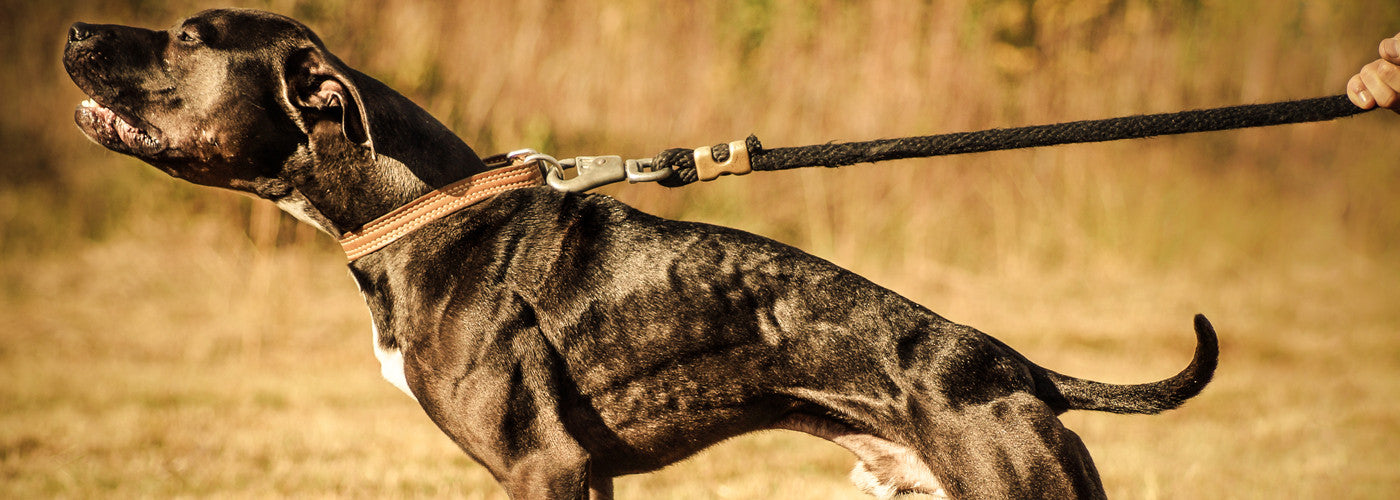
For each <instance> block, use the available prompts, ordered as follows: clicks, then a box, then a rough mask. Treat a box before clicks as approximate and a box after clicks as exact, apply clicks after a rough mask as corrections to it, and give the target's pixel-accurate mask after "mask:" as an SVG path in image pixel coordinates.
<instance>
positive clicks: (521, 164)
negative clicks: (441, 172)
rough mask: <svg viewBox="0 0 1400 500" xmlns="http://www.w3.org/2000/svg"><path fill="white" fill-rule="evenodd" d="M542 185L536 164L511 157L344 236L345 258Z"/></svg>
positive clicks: (360, 254)
mask: <svg viewBox="0 0 1400 500" xmlns="http://www.w3.org/2000/svg"><path fill="white" fill-rule="evenodd" d="M543 185H544V177H543V176H542V175H541V174H540V167H539V165H538V164H537V163H536V162H534V161H529V162H526V161H522V160H521V159H519V158H514V159H511V160H510V164H508V165H506V166H504V167H501V168H497V169H494V170H488V171H485V172H482V173H480V174H476V175H473V176H471V177H468V178H466V179H462V180H460V181H457V182H454V183H452V184H449V185H447V186H445V187H442V188H440V189H434V190H433V191H432V192H430V193H428V194H425V195H423V196H421V197H419V198H418V199H416V200H413V201H412V202H409V203H408V204H407V205H404V206H402V207H399V208H397V209H394V211H392V212H389V213H388V214H385V215H384V216H383V217H380V218H378V219H375V220H373V221H370V222H369V223H368V224H365V225H364V226H363V227H361V228H360V229H358V230H356V231H352V232H349V233H345V235H344V236H342V237H341V238H340V246H341V248H343V249H344V250H345V256H346V257H348V258H349V259H350V262H354V261H355V260H356V259H359V258H360V257H364V256H366V255H369V254H371V253H374V251H375V250H379V249H381V248H384V247H385V246H388V245H389V244H390V243H393V242H394V241H396V240H398V239H399V238H402V237H403V236H404V235H407V234H408V233H411V232H413V231H414V230H415V229H418V228H420V227H423V226H425V225H427V224H429V223H431V222H433V221H436V220H438V219H441V218H443V217H445V216H447V215H448V214H451V213H453V212H456V211H458V210H461V209H463V208H466V207H469V206H472V205H475V204H477V203H479V202H481V201H484V200H486V199H489V198H491V197H493V196H495V195H497V194H500V193H504V192H506V191H510V190H514V189H520V188H526V187H534V186H543Z"/></svg>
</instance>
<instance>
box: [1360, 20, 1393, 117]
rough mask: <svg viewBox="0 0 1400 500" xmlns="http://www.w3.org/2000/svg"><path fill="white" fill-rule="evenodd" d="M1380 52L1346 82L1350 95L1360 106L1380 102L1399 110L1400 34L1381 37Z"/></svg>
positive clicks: (1381, 105) (1384, 106)
mask: <svg viewBox="0 0 1400 500" xmlns="http://www.w3.org/2000/svg"><path fill="white" fill-rule="evenodd" d="M1380 54H1381V58H1380V59H1376V60H1375V61H1371V63H1370V64H1367V65H1365V66H1362V67H1361V71H1360V72H1359V73H1357V74H1356V75H1355V76H1353V77H1351V80H1350V81H1348V82H1347V97H1350V98H1351V102H1352V103H1353V104H1356V106H1357V107H1360V108H1361V109H1371V108H1374V107H1376V106H1380V107H1382V108H1386V109H1389V110H1391V111H1395V112H1396V113H1400V34H1396V35H1395V36H1394V37H1391V38H1387V39H1385V40H1381V45H1380Z"/></svg>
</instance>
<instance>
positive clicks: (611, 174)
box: [526, 154, 671, 193]
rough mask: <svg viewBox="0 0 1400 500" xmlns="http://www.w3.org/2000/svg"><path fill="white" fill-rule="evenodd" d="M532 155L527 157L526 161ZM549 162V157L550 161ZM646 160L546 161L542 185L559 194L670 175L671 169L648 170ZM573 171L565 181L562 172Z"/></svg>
mask: <svg viewBox="0 0 1400 500" xmlns="http://www.w3.org/2000/svg"><path fill="white" fill-rule="evenodd" d="M536 156H545V155H539V154H536V155H531V156H527V157H526V160H530V159H531V158H535V157H536ZM550 159H551V160H553V158H550ZM651 166H652V161H651V160H650V159H642V160H626V161H623V159H622V157H621V156H617V155H608V156H578V157H574V158H572V159H567V160H559V161H556V162H554V163H548V162H546V165H545V169H546V171H545V182H546V183H548V184H549V187H552V188H554V189H557V190H559V191H564V192H570V193H581V192H584V191H588V190H590V189H593V188H596V187H599V186H605V185H608V184H612V183H614V182H621V181H623V180H626V181H628V182H632V183H637V182H654V181H659V180H661V179H665V178H666V177H668V176H670V175H671V169H669V168H667V169H660V170H650V168H651ZM568 168H573V169H574V172H575V173H574V176H573V177H570V178H567V179H565V178H564V170H565V169H568Z"/></svg>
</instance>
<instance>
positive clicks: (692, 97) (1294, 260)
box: [0, 0, 1400, 498]
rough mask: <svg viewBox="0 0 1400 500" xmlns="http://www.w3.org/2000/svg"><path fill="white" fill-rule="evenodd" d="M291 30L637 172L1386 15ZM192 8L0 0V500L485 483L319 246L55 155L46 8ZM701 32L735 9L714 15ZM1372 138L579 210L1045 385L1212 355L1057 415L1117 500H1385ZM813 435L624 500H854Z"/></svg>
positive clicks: (1205, 142)
mask: <svg viewBox="0 0 1400 500" xmlns="http://www.w3.org/2000/svg"><path fill="white" fill-rule="evenodd" d="M236 3H242V4H243V5H246V6H253V7H264V8H271V9H273V10H278V11H281V12H284V13H288V14H292V15H294V16H296V17H299V18H301V19H303V20H305V21H307V22H308V23H309V24H311V25H312V26H313V27H314V28H317V29H318V30H319V31H320V33H321V34H322V35H323V37H324V38H325V39H326V41H327V43H328V44H329V45H330V46H331V47H332V48H333V49H334V50H335V51H336V52H337V53H339V55H340V56H341V57H342V58H343V59H345V60H347V61H349V62H351V63H352V64H354V65H357V66H358V67H360V68H361V69H363V70H365V71H366V72H368V73H370V74H372V75H376V76H378V77H380V78H381V79H383V80H385V81H386V82H387V83H389V84H390V85H392V86H394V87H396V88H399V89H401V90H403V91H405V93H407V94H409V95H410V96H411V97H413V98H415V99H416V100H418V101H419V102H420V103H423V104H424V105H425V106H426V107H428V108H429V109H430V110H432V111H434V112H435V113H436V114H437V115H438V116H440V117H442V118H443V119H444V120H445V121H447V122H448V123H449V124H450V125H451V126H453V127H454V128H455V129H456V130H458V131H459V132H461V133H462V134H463V136H464V137H466V138H467V139H468V140H469V142H471V143H472V144H473V145H474V146H476V147H477V149H478V150H479V151H483V152H496V151H500V150H505V149H511V148H515V147H522V146H532V147H536V148H538V149H542V150H546V151H551V152H554V153H557V154H558V155H560V156H570V155H575V154H591V153H614V152H616V153H621V154H626V155H631V156H644V155H648V154H652V153H654V152H655V151H657V150H660V149H663V148H667V147H673V146H693V145H700V144H706V143H713V142H718V141H722V140H730V139H735V138H739V137H742V136H744V135H746V134H748V133H750V132H752V133H756V134H758V135H759V137H760V138H762V139H763V140H764V141H765V143H766V144H769V145H772V146H782V145H796V144H805V143H810V142H819V141H827V140H858V139H867V138H874V137H889V136H899V135H909V134H916V133H937V132H947V131H956V130H966V129H976V128H984V127H992V126H1008V125H1018V124H1028V123H1041V122H1051V121H1060V120H1069V119H1083V118H1096V117H1105V116H1112V115H1119V114H1126V113H1138V112H1158V111H1170V110H1174V109H1180V108H1186V107H1206V106H1214V105H1226V104H1235V103H1240V102H1261V101H1268V100H1282V99H1288V98H1298V97H1310V96H1315V95H1323V94H1330V93H1337V92H1340V91H1341V89H1342V85H1343V83H1344V82H1345V80H1346V77H1347V76H1348V75H1349V74H1350V72H1351V71H1353V70H1354V69H1355V68H1357V67H1359V66H1360V65H1361V64H1363V63H1364V62H1366V61H1368V60H1369V59H1370V58H1372V57H1373V54H1374V50H1375V49H1374V46H1375V42H1376V41H1378V40H1379V39H1380V38H1381V37H1383V36H1388V35H1391V34H1393V33H1394V32H1395V31H1397V30H1400V7H1397V6H1396V5H1394V3H1393V2H1389V1H1384V0H1378V1H1370V2H1349V3H1346V4H1345V5H1334V4H1327V3H1303V2H1299V3H1279V2H1262V1H1235V2H1223V1H1221V2H1216V1H1179V2H1173V1H1151V2H1149V1H1145V0H1117V1H1109V0H1105V1H1092V2H1085V1H1076V2H1067V1H1063V2H1062V1H1049V0H1038V1H1035V2H1030V1H1019V0H1006V1H993V0H986V1H972V2H932V3H921V2H871V3H849V2H835V1H832V2H812V3H806V2H801V3H799V2H779V1H772V2H769V1H737V0H736V1H724V2H717V3H699V4H691V3H680V2H676V3H657V2H641V1H625V2H600V1H584V0H581V1H573V2H567V3H559V2H545V1H537V0H522V1H520V2H513V3H512V2H463V3H460V4H458V5H447V4H438V3H432V2H376V3H363V2H344V1H335V0H324V1H319V2H291V1H278V0H271V1H268V2H251V3H249V2H236ZM203 6H206V5H205V2H200V1H182V0H172V1H168V2H148V1H143V2H127V3H121V2H95V1H82V2H76V3H68V4H57V3H38V2H25V3H21V4H18V5H9V3H6V8H5V10H6V12H7V13H9V14H7V17H5V18H4V19H0V30H3V32H4V33H5V35H4V36H3V38H0V53H5V54H7V55H12V56H13V57H12V58H9V59H7V60H6V61H5V62H4V63H3V64H4V65H5V67H4V68H3V69H4V70H5V71H3V74H0V85H3V87H4V90H5V93H6V99H3V100H0V148H3V151H0V158H4V160H0V161H3V162H5V163H4V164H0V259H2V260H0V380H5V381H6V382H7V383H6V384H3V386H0V496H3V497H6V498H52V497H73V498H89V497H118V498H125V497H171V496H238V497H243V496H254V497H265V496H297V497H400V496H404V497H408V496H412V497H419V496H427V497H467V498H479V497H491V498H500V497H501V494H500V492H499V490H498V488H497V487H496V486H494V483H493V482H492V481H491V479H490V477H489V474H487V473H486V472H485V471H484V470H483V469H481V468H480V467H479V466H477V465H475V464H473V463H471V462H470V461H469V460H468V459H467V458H466V457H465V456H464V455H462V454H461V453H460V452H459V451H457V450H456V449H455V448H454V447H453V446H452V444H451V443H450V442H448V440H447V439H446V438H445V437H443V436H442V435H441V434H440V433H439V432H438V431H437V430H436V429H435V428H434V427H433V426H432V424H431V423H430V422H428V420H427V419H426V418H425V417H424V416H423V415H422V412H421V411H420V410H419V409H417V407H416V406H415V405H414V404H413V403H412V402H411V401H409V400H408V399H407V398H405V397H403V396H402V395H400V394H398V393H397V392H396V391H395V390H394V389H393V388H392V387H391V386H389V385H388V384H387V383H384V382H382V381H381V380H379V379H378V368H377V366H375V362H374V360H373V357H372V355H371V354H370V350H369V330H368V325H367V320H368V315H367V313H366V312H365V311H364V309H363V306H362V304H361V302H360V299H359V297H358V296H357V295H356V293H355V292H354V287H353V285H352V284H351V283H350V280H349V279H348V278H347V277H346V276H345V273H344V271H343V268H342V264H341V263H342V261H341V260H340V259H341V257H339V256H338V255H337V254H336V253H335V249H334V248H333V247H332V245H331V242H330V241H328V239H326V238H323V237H319V236H317V235H316V234H315V233H313V232H311V231H310V230H309V229H306V228H300V227H298V226H296V225H295V224H294V223H293V222H291V221H290V220H289V219H287V218H285V217H282V216H280V215H278V213H277V212H276V211H275V209H272V208H271V207H269V206H267V205H265V204H258V203H253V202H252V201H251V200H248V199H244V198H241V197H236V196H232V195H228V194H223V193H217V192H213V191H209V190H204V189H199V188H194V187H190V186H184V185H181V184H179V183H177V182H175V181H172V180H170V179H166V178H164V177H163V176H162V175H161V174H158V173H156V172H154V171H153V169H149V168H147V167H144V166H142V165H140V164H139V163H138V162H135V161H133V160H129V159H124V158H118V157H116V156H114V155H111V154H108V153H106V152H105V151H102V150H100V149H99V148H97V147H96V146H92V145H90V144H88V143H87V142H86V141H85V140H84V139H83V138H82V137H81V136H80V134H79V133H78V132H77V131H75V130H74V129H73V127H72V125H71V121H70V120H69V118H68V117H69V116H70V114H71V110H72V107H73V106H74V105H75V103H76V102H77V101H78V100H80V99H81V98H82V96H81V95H80V94H79V93H78V92H77V90H76V89H75V88H73V86H72V85H71V84H70V83H68V82H67V79H66V77H65V76H64V75H63V73H62V69H61V67H59V66H58V65H57V64H56V63H57V54H58V53H59V47H60V46H61V42H62V34H63V30H64V29H65V27H66V26H67V24H68V23H70V22H72V21H73V20H77V19H83V20H90V21H107V22H120V23H129V24H139V25H148V26H149V25H163V24H168V23H173V22H174V21H175V20H176V19H177V18H179V17H180V16H183V15H186V14H188V13H191V12H193V11H194V10H196V9H197V8H200V7H203ZM730 19H732V20H734V21H733V22H732V23H727V22H724V21H726V20H730ZM1396 126H1397V119H1396V117H1394V116H1389V115H1385V116H1382V115H1381V114H1372V115H1365V116H1362V117H1358V118H1354V119H1349V120H1345V121H1343V122H1339V123H1330V124H1317V125H1306V126H1292V127H1283V128H1274V129H1267V130H1252V131H1244V132H1231V133H1219V134H1210V135H1206V136H1198V137H1179V138H1169V139H1155V140H1148V141H1135V142H1131V143H1119V144H1104V145H1094V146H1075V147H1060V148H1051V149H1044V150H1037V151H1022V152H1007V153H996V154H987V155H977V156H971V157H955V158H943V159H937V160H927V161H906V162H899V163H895V164H891V165H880V166H860V167H853V168H848V169H842V170H838V171H802V172H789V173H783V174H759V175H754V176H749V177H746V178H744V179H725V180H722V181H720V182H716V183H712V184H710V185H704V186H694V187H691V188H687V189H685V190H682V191H667V190H665V189H663V188H658V187H654V186H634V187H623V188H611V189H610V190H608V192H609V193H611V194H614V195H616V196H618V197H619V198H622V199H624V200H626V201H628V202H630V203H633V204H635V205H638V206H640V207H642V208H644V209H646V210H648V211H651V212H655V213H659V214H663V215H667V216H672V217H681V218H689V219H701V220H707V221H712V222H719V223H722V224H728V225H733V226H738V227H742V228H746V229H750V230H754V231H757V232H760V233H762V234H765V235H769V236H773V237H776V238H779V239H781V240H784V241H788V242H791V243H794V244H796V245H798V246H800V247H802V248H805V249H808V250H810V251H812V252H814V253H816V254H818V255H821V256H823V257H827V258H830V259H832V260H834V261H836V262H838V263H841V264H843V265H846V266H848V267H850V268H852V269H854V270H856V271H858V272H860V273H862V274H865V275H866V276H869V277H871V278H872V279H874V280H875V281H876V282H878V283H882V284H885V285H887V286H889V287H891V288H893V289H895V290H897V291H899V292H901V293H904V294H906V295H907V296H909V297H911V298H914V299H915V300H918V301H919V302H921V303H924V304H927V305H929V306H930V307H931V308H932V309H934V310H936V311H938V312H940V313H942V314H945V315H946V316H948V317H950V318H953V319H954V320H956V321H960V322H964V323H967V324H971V325H975V326H977V327H978V328H981V329H983V330H984V331H987V332H989V333H992V334H993V335H996V336H998V337H999V338H1002V339H1003V340H1005V341H1007V342H1008V343H1010V344H1011V345H1013V346H1015V347H1017V348H1018V349H1021V350H1022V351H1023V352H1024V353H1026V354H1027V356H1029V357H1030V358H1031V359H1034V360H1036V361H1037V362H1040V363H1041V364H1044V365H1046V366H1049V367H1053V368H1055V369H1057V370H1061V371H1064V372H1067V373H1072V374H1076V375H1082V376H1087V377H1092V378H1098V379H1103V380H1109V381H1119V382H1131V381H1142V380H1148V379H1156V378H1160V377H1163V376H1166V375H1168V374H1170V373H1172V372H1174V371H1175V370H1176V369H1178V368H1179V367H1180V366H1181V365H1182V364H1183V363H1185V361H1186V359H1187V357H1188V356H1189V352H1190V333H1189V327H1190V324H1189V318H1190V315H1191V314H1192V313H1195V312H1204V313H1207V314H1208V315H1210V316H1211V317H1212V319H1213V320H1215V321H1216V324H1217V325H1216V326H1217V328H1218V329H1219V330H1220V332H1221V335H1222V341H1223V345H1222V349H1223V359H1222V362H1221V369H1220V372H1219V375H1218V377H1217V382H1216V383H1215V384H1214V385H1213V386H1212V387H1211V388H1210V389H1208V390H1207V392H1206V393H1205V394H1203V395H1202V396H1200V397H1199V398H1198V399H1197V400H1195V401H1193V402H1192V403H1190V404H1189V405H1187V406H1186V407H1185V408H1184V409H1182V410H1179V411H1175V412H1171V413H1168V414H1166V415H1162V416H1155V417H1123V416H1113V415H1103V414H1088V413H1077V414H1070V415H1068V416H1066V417H1065V420H1066V421H1067V423H1068V424H1069V425H1070V426H1071V427H1072V428H1074V429H1076V431H1078V432H1079V433H1080V434H1081V435H1082V436H1083V437H1084V439H1085V441H1086V442H1087V443H1088V446H1089V448H1090V449H1091V450H1092V451H1093V452H1094V454H1095V457H1096V458H1097V460H1098V463H1099V466H1100V469H1101V472H1102V474H1103V477H1104V481H1105V484H1106V485H1107V487H1108V488H1109V490H1110V494H1112V495H1113V496H1115V497H1120V498H1121V497H1126V498H1221V497H1227V498H1240V497H1245V498H1280V497H1284V498H1334V497H1346V498H1386V497H1392V496H1394V495H1395V494H1396V493H1397V492H1400V469H1397V468H1396V467H1395V466H1394V464H1395V463H1400V336H1397V335H1396V333H1397V331H1400V307H1397V305H1400V288H1397V286H1396V285H1395V284H1396V283H1397V282H1400V264H1397V263H1400V206H1397V204H1396V203H1395V202H1394V201H1393V200H1394V198H1395V193H1396V192H1397V191H1400V189H1397V188H1400V180H1397V179H1400V162H1397V161H1396V160H1395V155H1394V145H1395V140H1394V134H1395V127H1396ZM849 466H850V459H849V458H848V457H846V456H844V452H842V451H841V450H839V449H836V448H834V447H832V446H830V445H827V444H825V443H823V442H820V441H815V440H812V439H808V438H805V437H802V436H794V435H789V434H782V433H770V434H764V435H759V436H755V437H748V438H743V439H738V440H734V441H732V442H729V443H726V444H724V445H722V446H720V447H718V448H716V449H714V450H711V451H709V452H707V453H705V454H702V455H700V456H699V457H697V458H695V459H693V460H690V461H687V462H685V463H683V464H680V465H677V466H675V467H672V468H670V469H667V470H666V471H663V472H661V473H658V474H653V475H647V476H641V477H630V478H623V479H622V480H620V481H619V484H618V489H619V495H620V496H621V497H622V498H716V497H721V498H774V497H777V498H845V497H849V498H861V497H860V496H859V495H858V494H857V493H856V491H855V490H854V488H853V487H851V486H849V485H847V484H846V483H845V480H844V475H845V472H846V470H848V468H849Z"/></svg>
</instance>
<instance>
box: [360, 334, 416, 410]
mask: <svg viewBox="0 0 1400 500" xmlns="http://www.w3.org/2000/svg"><path fill="white" fill-rule="evenodd" d="M370 329H371V330H373V331H374V357H375V358H378V359H379V373H380V374H382V375H384V379H385V380H388V381H389V383H390V384H394V387H398V388H399V390H400V391H403V393H404V394H407V395H408V397H410V398H413V400H414V401H417V400H418V397H417V396H414V395H413V391H410V390H409V389H408V377H407V376H406V375H404V371H403V369H404V368H403V351H400V350H398V349H385V348H384V347H383V344H380V343H379V326H378V325H374V324H373V322H371V324H370Z"/></svg>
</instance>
